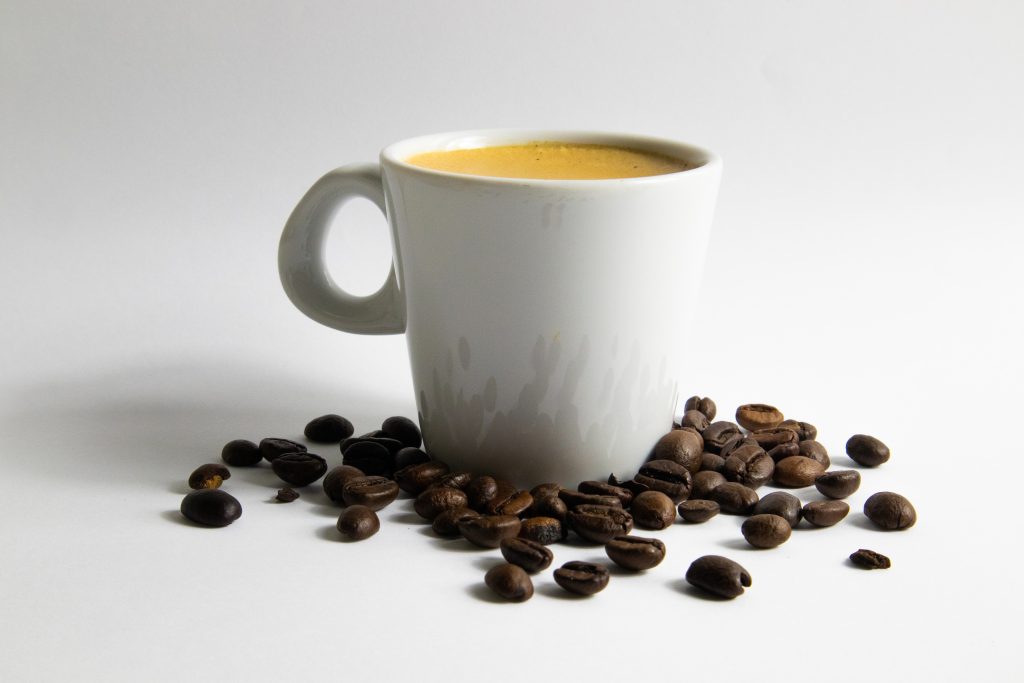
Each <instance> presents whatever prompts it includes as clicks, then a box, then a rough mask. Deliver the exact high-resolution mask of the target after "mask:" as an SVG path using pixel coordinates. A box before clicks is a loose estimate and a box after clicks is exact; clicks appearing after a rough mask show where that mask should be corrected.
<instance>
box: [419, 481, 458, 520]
mask: <svg viewBox="0 0 1024 683" xmlns="http://www.w3.org/2000/svg"><path fill="white" fill-rule="evenodd" d="M467 503H468V501H467V499H466V494H465V493H463V492H462V491H460V490H459V489H453V488H446V487H438V488H429V489H427V490H426V491H423V492H422V493H420V494H419V495H418V496H416V501H415V502H414V503H413V506H412V507H413V510H415V511H416V514H417V515H419V516H420V517H422V518H423V519H425V520H428V521H431V522H432V521H434V518H435V517H437V516H438V515H439V514H441V513H442V512H444V511H445V510H453V509H455V508H463V507H466V506H467Z"/></svg>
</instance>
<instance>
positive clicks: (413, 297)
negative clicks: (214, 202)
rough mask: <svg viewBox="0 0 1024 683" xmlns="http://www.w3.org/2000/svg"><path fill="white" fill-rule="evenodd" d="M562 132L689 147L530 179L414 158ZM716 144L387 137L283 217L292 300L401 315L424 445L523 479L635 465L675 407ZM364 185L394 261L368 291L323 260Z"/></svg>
mask: <svg viewBox="0 0 1024 683" xmlns="http://www.w3.org/2000/svg"><path fill="white" fill-rule="evenodd" d="M537 140H552V141H564V142H582V143H597V144H606V145H616V146H621V147H629V148H633V149H638V150H645V151H651V152H657V153H660V154H666V155H669V156H672V157H676V158H680V159H682V160H684V161H687V162H689V163H690V165H692V166H694V168H692V169H691V170H687V171H682V172H678V173H669V174H664V175H657V176H649V177H642V178H626V179H601V180H533V179H521V178H496V177H486V176H474V175H464V174H456V173H448V172H443V171H436V170H430V169H426V168H420V167H417V166H412V165H410V164H408V163H406V161H405V160H406V159H408V158H409V157H410V156H412V155H414V154H417V153H420V152H426V151H437V150H451V149H463V148H471V147H483V146H491V145H507V144H517V143H525V142H532V141H537ZM720 174H721V161H720V159H719V158H718V157H717V156H716V155H714V154H712V153H711V152H708V151H706V150H703V149H700V148H698V147H694V146H691V145H686V144H682V143H678V142H672V141H669V140H661V139H654V138H649V137H641V136H634V135H618V134H608V133H581V132H572V131H560V130H480V131H463V132H456V133H444V134H440V135H427V136H423V137H417V138H412V139H409V140H404V141H402V142H397V143H395V144H393V145H390V146H389V147H387V148H385V149H384V150H383V152H381V155H380V164H379V165H376V164H375V165H356V166H346V167H343V168H339V169H337V170H334V171H331V172H330V173H328V174H327V175H325V176H324V177H323V178H321V179H320V180H318V181H317V182H316V184H315V185H313V187H312V188H311V189H310V190H309V192H307V193H306V195H305V196H304V197H303V198H302V200H301V201H300V202H299V204H298V206H296V207H295V210H294V212H293V213H292V215H291V217H290V218H289V219H288V223H287V225H286V226H285V229H284V234H283V235H282V236H281V245H280V252H279V255H278V265H279V268H280V273H281V282H282V284H283V285H284V289H285V291H286V292H287V294H288V296H289V297H290V298H291V300H292V302H294V303H295V305H296V306H298V308H299V309H300V310H301V311H302V312H304V313H305V314H306V315H308V316H309V317H310V318H313V319H314V320H316V321H318V322H321V323H323V324H324V325H328V326H330V327H334V328H336V329H339V330H343V331H346V332H356V333H360V334H398V333H401V332H405V335H406V339H407V340H408V345H409V357H410V360H411V364H412V373H413V383H414V386H415V390H416V401H417V406H418V409H419V420H420V425H421V428H422V430H423V439H424V443H425V448H426V449H427V450H428V451H429V452H430V454H431V455H432V456H433V457H434V458H438V459H441V460H444V461H445V462H447V463H448V464H450V465H451V466H452V468H453V469H455V470H468V471H471V472H477V473H489V474H493V475H495V476H502V477H505V478H508V479H510V480H512V481H514V482H517V483H519V484H520V485H533V484H537V483H540V482H545V481H556V482H561V483H563V484H566V485H569V486H573V485H575V484H576V483H577V482H579V481H580V480H583V479H598V478H603V477H606V476H607V475H608V474H609V473H614V474H616V475H617V476H620V477H630V476H632V475H633V473H634V472H635V471H636V469H637V468H638V467H639V465H640V464H641V463H642V462H643V461H644V459H645V458H646V457H647V455H648V454H649V452H650V450H651V448H652V446H653V445H654V443H655V442H656V441H657V440H658V438H659V437H661V436H662V435H663V434H665V433H666V432H667V431H668V430H669V429H670V427H671V420H672V417H673V414H674V411H675V408H676V403H677V401H678V397H679V394H678V389H677V386H678V381H679V379H680V378H679V368H680V362H681V360H682V355H683V353H684V350H685V347H686V336H687V334H686V331H687V330H688V329H689V328H688V319H689V318H690V317H691V316H692V314H693V310H694V305H695V303H696V297H697V292H698V287H699V284H700V279H701V271H702V268H703V262H704V254H705V250H706V245H707V239H708V231H709V227H710V225H711V216H712V212H713V210H714V204H715V197H716V194H717V191H718V181H719V176H720ZM353 197H365V198H367V199H370V200H372V201H373V202H375V203H376V204H377V206H379V207H380V209H381V211H383V212H384V213H385V214H386V215H387V219H388V223H389V225H390V233H391V240H392V242H391V243H392V249H393V255H394V259H393V267H392V270H391V273H390V275H389V276H388V279H387V281H386V282H385V283H384V285H383V286H382V287H381V289H380V290H379V291H377V292H376V293H375V294H372V295H370V296H366V297H357V296H353V295H351V294H348V293H346V292H345V291H343V290H342V289H341V288H339V287H338V286H337V285H336V284H335V283H334V282H333V281H332V279H331V277H330V275H329V274H328V272H327V268H326V266H325V264H324V243H325V239H326V233H327V229H328V227H329V225H330V223H331V219H332V217H333V215H334V213H335V212H336V211H337V210H338V209H339V208H340V207H341V206H342V205H343V204H344V203H345V202H346V201H347V200H348V199H351V198H353Z"/></svg>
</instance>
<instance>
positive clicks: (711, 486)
mask: <svg viewBox="0 0 1024 683" xmlns="http://www.w3.org/2000/svg"><path fill="white" fill-rule="evenodd" d="M725 482H726V478H725V475H723V474H719V473H718V472H710V471H704V472H698V473H697V474H695V475H693V487H692V488H691V489H690V500H693V499H695V498H696V499H699V500H707V499H708V498H710V497H711V492H712V491H714V490H715V489H716V488H718V486H719V485H721V484H724V483H725Z"/></svg>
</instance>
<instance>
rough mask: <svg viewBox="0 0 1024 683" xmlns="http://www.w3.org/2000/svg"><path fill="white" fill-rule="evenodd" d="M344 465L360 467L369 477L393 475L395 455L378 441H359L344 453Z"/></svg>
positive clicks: (342, 459) (342, 460)
mask: <svg viewBox="0 0 1024 683" xmlns="http://www.w3.org/2000/svg"><path fill="white" fill-rule="evenodd" d="M341 462H342V464H344V465H350V466H352V467H358V468H359V469H361V470H362V471H363V472H366V476H368V477H388V478H390V477H392V476H394V474H395V456H394V455H392V454H391V452H390V451H389V450H388V449H387V448H386V447H385V446H384V445H382V444H380V443H377V442H376V441H369V440H366V441H357V442H355V443H353V444H352V445H351V446H349V447H348V448H347V449H346V450H345V451H344V454H343V455H342V458H341Z"/></svg>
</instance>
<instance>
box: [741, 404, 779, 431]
mask: <svg viewBox="0 0 1024 683" xmlns="http://www.w3.org/2000/svg"><path fill="white" fill-rule="evenodd" d="M784 419H785V417H784V416H783V415H782V412H781V411H780V410H779V409H778V408H776V407H775V406H770V405H766V404H764V403H747V404H746V405H742V406H740V407H739V408H737V409H736V421H737V422H739V424H740V426H741V427H743V428H744V429H749V430H750V431H752V432H756V431H757V430H758V429H774V428H775V427H778V426H779V424H780V423H781V422H782V421H783V420H784Z"/></svg>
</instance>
